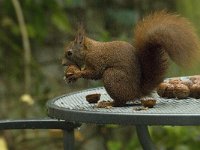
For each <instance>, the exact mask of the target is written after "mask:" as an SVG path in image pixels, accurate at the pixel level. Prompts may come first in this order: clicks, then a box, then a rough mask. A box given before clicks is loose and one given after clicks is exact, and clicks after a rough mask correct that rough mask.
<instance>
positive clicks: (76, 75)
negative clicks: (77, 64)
mask: <svg viewBox="0 0 200 150" xmlns="http://www.w3.org/2000/svg"><path fill="white" fill-rule="evenodd" d="M66 78H67V80H68V83H71V82H75V81H77V79H79V78H81V72H80V71H79V72H76V73H74V74H71V75H70V76H68V77H66Z"/></svg>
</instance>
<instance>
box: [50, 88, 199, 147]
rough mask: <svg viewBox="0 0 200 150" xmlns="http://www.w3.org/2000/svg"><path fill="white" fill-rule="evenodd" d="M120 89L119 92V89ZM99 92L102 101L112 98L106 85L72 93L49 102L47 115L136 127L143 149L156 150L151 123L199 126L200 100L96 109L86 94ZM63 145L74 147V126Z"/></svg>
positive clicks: (68, 120)
mask: <svg viewBox="0 0 200 150" xmlns="http://www.w3.org/2000/svg"><path fill="white" fill-rule="evenodd" d="M119 92H120V91H119ZM94 93H100V94H101V100H109V99H111V98H110V97H109V95H108V94H107V92H106V91H105V89H104V88H103V87H99V88H92V89H88V90H83V91H79V92H75V93H70V94H67V95H63V96H60V97H57V98H55V99H53V100H50V101H48V103H47V108H48V115H49V117H51V118H56V119H61V120H65V121H66V122H71V123H80V124H82V123H90V124H91V123H93V124H101V125H102V124H119V125H134V126H136V131H137V135H138V138H139V141H140V143H141V145H142V147H143V149H144V150H155V149H156V146H155V145H154V144H153V142H152V140H151V137H150V135H149V132H148V126H152V125H172V126H190V125H200V99H193V98H188V99H182V100H177V99H164V98H159V97H158V96H157V97H156V96H155V98H156V99H157V104H156V105H155V106H154V108H149V109H140V107H141V106H140V105H134V104H127V106H125V107H111V108H97V107H96V104H89V103H88V102H87V101H86V99H85V96H86V95H88V94H94ZM64 135H65V136H64V138H65V139H64V140H65V143H64V148H65V149H68V150H72V149H73V148H74V128H71V130H66V131H65V134H64Z"/></svg>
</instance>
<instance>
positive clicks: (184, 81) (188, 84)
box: [181, 79, 193, 88]
mask: <svg viewBox="0 0 200 150" xmlns="http://www.w3.org/2000/svg"><path fill="white" fill-rule="evenodd" d="M181 84H184V85H186V86H187V87H188V88H190V87H191V86H192V84H193V83H192V81H191V80H189V79H186V80H182V81H181Z"/></svg>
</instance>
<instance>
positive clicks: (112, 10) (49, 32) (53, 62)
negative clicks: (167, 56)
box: [0, 0, 200, 150]
mask: <svg viewBox="0 0 200 150" xmlns="http://www.w3.org/2000/svg"><path fill="white" fill-rule="evenodd" d="M19 2H20V4H21V7H22V11H23V15H24V18H25V23H26V27H27V30H28V35H29V40H30V44H31V52H32V53H31V54H32V55H31V65H30V69H31V79H32V80H31V89H30V91H29V93H26V94H28V95H30V96H31V98H32V99H33V100H34V104H33V105H29V104H27V103H24V102H22V101H21V100H20V97H21V96H22V95H23V94H24V92H25V90H24V49H23V46H22V40H21V32H20V28H19V25H18V21H17V17H16V13H15V10H14V7H13V4H12V1H11V0H0V103H1V106H0V108H1V109H0V117H1V118H2V119H5V118H26V117H27V118H30V117H42V116H46V111H45V103H46V101H47V100H48V99H50V98H53V97H55V96H58V95H60V94H64V93H66V92H71V91H74V90H80V89H84V88H89V87H94V86H99V85H101V83H100V82H93V81H84V80H81V81H79V82H78V83H76V84H74V85H65V83H63V80H62V76H63V68H62V67H61V66H60V60H61V57H62V53H63V45H64V43H66V42H67V41H70V40H73V36H74V34H75V33H76V30H77V24H78V23H79V22H80V21H82V22H83V24H84V26H85V28H86V31H87V34H88V36H90V37H91V38H94V39H96V40H99V41H110V40H116V39H117V40H125V41H128V42H132V41H133V28H134V26H135V24H136V23H137V21H138V19H141V18H142V17H143V16H144V15H146V14H148V13H150V12H152V11H155V10H161V9H166V10H169V11H172V12H174V11H175V12H178V13H180V14H181V15H182V16H185V17H187V18H188V19H190V20H191V21H192V22H193V23H194V25H195V27H196V29H197V33H198V34H199V35H200V13H199V10H198V9H199V7H200V1H198V0H168V1H164V0H154V1H151V0H141V1H138V0H20V1H19ZM43 50H45V52H43ZM48 52H49V53H53V54H55V55H50V56H52V57H51V59H48V60H46V59H42V58H43V56H42V54H43V55H44V58H46V57H47V56H49V55H48ZM45 53H46V54H45ZM40 54H41V55H40ZM38 55H39V56H40V59H38ZM54 66H56V67H57V72H56V73H57V74H54V75H53V76H51V74H50V75H49V74H45V70H44V68H45V67H49V68H52V70H53V68H54ZM199 69H200V65H199V66H198V67H196V68H192V69H189V70H183V69H181V68H178V67H177V66H176V65H175V64H172V65H171V68H170V69H169V74H168V77H170V76H180V75H192V74H199ZM52 72H54V71H52ZM8 110H9V111H8ZM96 128H98V129H99V130H97V131H96V132H95V133H96V134H95V135H94V136H96V135H102V136H103V137H104V139H103V140H104V148H105V149H108V150H130V149H135V150H137V149H141V147H140V145H139V143H138V140H137V137H136V134H135V130H134V128H133V127H116V126H114V127H113V126H100V127H96ZM150 130H151V134H152V136H153V138H154V140H155V141H156V143H157V145H158V147H159V149H162V150H173V149H174V150H198V149H199V147H200V144H199V143H200V138H199V137H200V132H198V131H199V127H151V128H150ZM121 131H123V132H121ZM78 132H79V131H78ZM82 132H83V133H82ZM130 132H131V134H130ZM128 133H129V134H128ZM80 134H83V135H84V131H81V132H80ZM1 135H2V136H3V137H4V138H5V139H6V141H7V143H8V148H9V149H13V150H14V149H16V150H17V149H21V148H22V147H26V148H31V149H33V148H35V147H37V149H41V150H43V149H48V148H49V147H51V148H52V147H53V148H54V149H60V147H62V146H61V140H60V138H58V137H57V136H55V135H53V136H51V135H50V134H49V133H47V132H46V131H41V132H40V131H39V132H38V133H35V131H32V132H31V131H30V132H28V133H24V132H23V133H22V132H21V131H16V132H10V131H6V132H1ZM108 135H109V136H108ZM24 137H26V139H27V137H28V139H29V138H30V139H31V140H30V139H29V140H26V144H24V140H23V139H24ZM52 139H53V143H51V140H52ZM55 139H59V140H55ZM84 140H85V141H87V140H89V139H87V138H86V137H85V139H84ZM84 140H83V141H84ZM41 143H51V144H46V145H45V144H44V145H42V146H41ZM83 143H84V142H82V141H78V142H77V149H82V145H83ZM17 145H20V146H17Z"/></svg>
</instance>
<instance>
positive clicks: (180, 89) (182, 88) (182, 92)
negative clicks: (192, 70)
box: [174, 84, 190, 99]
mask: <svg viewBox="0 0 200 150" xmlns="http://www.w3.org/2000/svg"><path fill="white" fill-rule="evenodd" d="M189 95H190V89H189V88H188V86H186V85H184V84H176V85H175V86H174V96H175V97H177V98H178V99H183V98H187V97H188V96H189Z"/></svg>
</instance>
